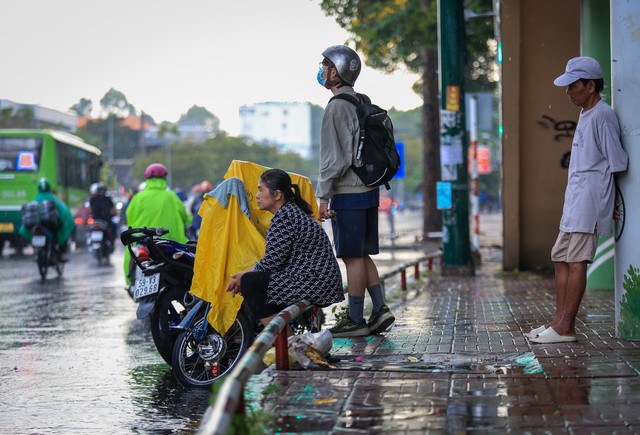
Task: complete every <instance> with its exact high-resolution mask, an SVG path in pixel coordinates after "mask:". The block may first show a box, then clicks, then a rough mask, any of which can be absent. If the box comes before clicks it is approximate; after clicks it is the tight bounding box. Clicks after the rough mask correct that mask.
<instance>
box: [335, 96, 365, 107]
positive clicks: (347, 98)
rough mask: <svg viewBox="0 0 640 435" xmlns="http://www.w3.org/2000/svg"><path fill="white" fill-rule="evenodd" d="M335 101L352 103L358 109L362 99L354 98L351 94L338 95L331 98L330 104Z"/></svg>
mask: <svg viewBox="0 0 640 435" xmlns="http://www.w3.org/2000/svg"><path fill="white" fill-rule="evenodd" d="M358 96H360V94H358ZM333 100H345V101H348V102H350V103H351V104H353V105H354V106H356V107H358V106H359V105H360V99H359V98H357V97H354V96H353V95H351V94H337V95H334V96H333V97H331V99H330V100H329V102H332V101H333Z"/></svg>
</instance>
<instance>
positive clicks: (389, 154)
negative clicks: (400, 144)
mask: <svg viewBox="0 0 640 435" xmlns="http://www.w3.org/2000/svg"><path fill="white" fill-rule="evenodd" d="M357 95H358V98H356V97H354V96H353V95H349V94H338V95H334V96H333V97H332V98H331V100H329V101H330V102H331V101H332V100H334V99H336V98H337V99H339V100H346V101H348V102H350V103H351V104H353V105H354V106H356V113H357V115H358V122H359V123H360V140H359V142H358V149H357V150H356V159H357V160H359V161H361V162H362V164H361V165H360V166H356V165H354V164H352V165H351V169H353V171H354V172H355V173H356V175H357V176H358V178H360V179H361V180H362V182H363V183H364V184H365V186H369V187H376V186H382V185H384V186H385V187H386V188H387V190H389V189H390V188H391V186H389V181H390V180H391V179H392V178H393V176H394V175H396V172H398V169H399V168H400V155H399V154H398V150H397V149H396V142H395V139H394V138H393V124H392V123H391V119H390V118H389V115H388V114H387V111H386V110H384V109H381V108H380V107H378V106H376V105H375V104H372V103H371V99H369V97H367V96H366V95H364V94H357Z"/></svg>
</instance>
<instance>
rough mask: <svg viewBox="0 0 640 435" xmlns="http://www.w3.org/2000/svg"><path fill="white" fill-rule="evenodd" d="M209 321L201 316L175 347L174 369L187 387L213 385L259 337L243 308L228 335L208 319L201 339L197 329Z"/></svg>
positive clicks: (179, 379) (183, 334) (181, 336)
mask: <svg viewBox="0 0 640 435" xmlns="http://www.w3.org/2000/svg"><path fill="white" fill-rule="evenodd" d="M206 321H207V320H206V319H205V318H203V317H201V318H200V319H198V320H197V321H196V322H195V325H194V327H193V328H191V329H189V330H187V331H185V332H183V333H181V334H180V335H179V336H178V339H177V340H176V344H175V346H174V348H173V363H172V365H171V370H172V371H173V374H174V375H175V377H176V379H178V382H180V383H181V384H182V385H184V386H186V387H197V388H209V387H210V386H211V384H213V383H214V382H215V381H216V380H217V379H220V378H221V377H223V376H225V375H227V374H228V373H230V372H231V370H232V369H233V368H234V367H235V366H236V365H237V364H238V361H240V358H242V355H244V353H245V352H246V350H247V349H248V348H249V346H251V344H252V343H253V340H254V339H255V335H254V329H253V326H252V325H253V324H252V322H251V321H250V318H249V316H248V315H247V314H246V313H245V312H244V311H243V310H240V311H239V312H238V316H237V317H236V320H235V321H234V323H233V325H232V326H231V328H229V331H227V333H226V334H225V336H224V337H222V336H221V335H220V334H218V332H217V331H216V330H215V329H213V328H212V327H211V325H209V324H208V322H207V332H206V334H205V338H204V339H203V340H197V339H196V332H197V328H198V327H199V326H201V325H202V322H206Z"/></svg>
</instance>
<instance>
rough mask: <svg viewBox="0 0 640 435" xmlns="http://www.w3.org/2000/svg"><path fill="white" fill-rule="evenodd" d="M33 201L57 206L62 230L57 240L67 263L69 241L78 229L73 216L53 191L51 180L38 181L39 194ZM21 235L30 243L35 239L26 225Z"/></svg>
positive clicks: (60, 229) (59, 231)
mask: <svg viewBox="0 0 640 435" xmlns="http://www.w3.org/2000/svg"><path fill="white" fill-rule="evenodd" d="M33 200H34V201H36V202H38V203H41V202H42V201H45V200H48V201H53V202H54V203H55V204H56V209H57V210H58V217H59V219H60V228H59V229H58V231H57V232H56V238H57V240H58V246H59V247H60V255H61V260H62V261H67V260H68V259H69V246H68V243H67V241H68V240H69V237H70V236H71V233H73V230H74V229H75V228H76V223H75V221H74V219H73V215H72V214H71V212H70V211H69V208H68V207H67V206H66V205H65V203H64V202H62V201H61V200H60V198H58V197H57V196H56V195H55V194H54V193H53V192H52V191H51V183H49V180H47V179H46V178H41V179H40V181H38V194H37V195H36V197H35V198H34V199H33ZM20 235H21V236H22V237H23V238H24V239H26V240H27V241H29V242H31V238H32V237H33V233H32V232H31V230H28V229H26V228H25V227H24V225H23V226H21V227H20Z"/></svg>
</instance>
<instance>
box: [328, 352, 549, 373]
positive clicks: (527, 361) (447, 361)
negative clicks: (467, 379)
mask: <svg viewBox="0 0 640 435" xmlns="http://www.w3.org/2000/svg"><path fill="white" fill-rule="evenodd" d="M339 358H340V357H339ZM335 367H336V369H338V370H353V371H385V372H411V373H462V374H470V373H473V374H502V375H509V374H510V375H522V374H534V373H542V367H541V366H540V363H539V362H538V359H537V358H536V357H535V355H534V354H533V352H527V353H523V354H517V355H496V354H490V355H477V354H473V355H460V354H456V355H452V354H424V355H417V356H414V355H392V356H376V355H368V356H357V357H353V356H349V357H341V358H340V362H339V363H336V364H335Z"/></svg>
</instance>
